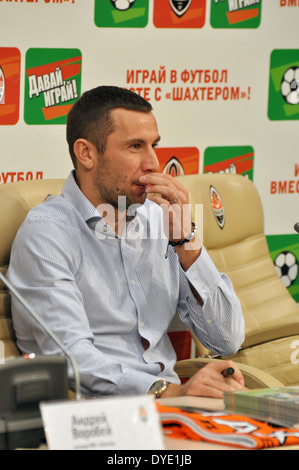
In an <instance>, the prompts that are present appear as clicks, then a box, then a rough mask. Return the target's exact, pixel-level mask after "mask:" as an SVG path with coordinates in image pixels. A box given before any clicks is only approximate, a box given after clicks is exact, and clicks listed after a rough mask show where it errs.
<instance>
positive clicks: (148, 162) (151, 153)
mask: <svg viewBox="0 0 299 470" xmlns="http://www.w3.org/2000/svg"><path fill="white" fill-rule="evenodd" d="M142 170H143V171H144V172H145V171H151V172H153V173H157V172H159V170H160V163H159V159H158V157H157V154H156V151H155V149H154V148H152V147H151V148H150V149H149V150H148V151H147V154H146V158H145V160H144V162H143V166H142Z"/></svg>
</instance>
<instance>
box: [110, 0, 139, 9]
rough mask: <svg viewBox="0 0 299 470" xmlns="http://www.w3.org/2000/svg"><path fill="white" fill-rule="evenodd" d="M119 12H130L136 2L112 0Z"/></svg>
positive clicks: (133, 0) (131, 0)
mask: <svg viewBox="0 0 299 470" xmlns="http://www.w3.org/2000/svg"><path fill="white" fill-rule="evenodd" d="M110 1H111V3H112V5H113V6H114V7H115V8H116V9H117V10H122V11H124V10H128V9H129V8H131V6H133V4H134V3H135V1H136V0H110Z"/></svg>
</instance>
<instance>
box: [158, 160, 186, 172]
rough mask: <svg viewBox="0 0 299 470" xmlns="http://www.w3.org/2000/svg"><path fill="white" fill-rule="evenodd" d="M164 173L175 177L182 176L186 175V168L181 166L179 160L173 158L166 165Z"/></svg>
mask: <svg viewBox="0 0 299 470" xmlns="http://www.w3.org/2000/svg"><path fill="white" fill-rule="evenodd" d="M163 173H166V174H168V175H171V176H173V177H176V176H182V175H184V174H185V172H184V168H183V167H182V165H181V164H180V162H179V161H178V159H177V158H175V157H173V158H171V159H170V160H169V161H168V162H167V163H166V165H165V167H164V169H163Z"/></svg>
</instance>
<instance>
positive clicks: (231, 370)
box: [221, 367, 235, 377]
mask: <svg viewBox="0 0 299 470" xmlns="http://www.w3.org/2000/svg"><path fill="white" fill-rule="evenodd" d="M234 373H235V369H234V368H233V367H228V369H224V370H223V371H222V372H221V374H222V375H223V376H224V377H229V376H230V375H233V374H234Z"/></svg>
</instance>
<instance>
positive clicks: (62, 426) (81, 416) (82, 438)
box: [40, 396, 164, 450]
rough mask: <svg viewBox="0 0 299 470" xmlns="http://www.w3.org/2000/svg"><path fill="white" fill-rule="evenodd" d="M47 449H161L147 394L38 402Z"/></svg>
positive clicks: (154, 416)
mask: <svg viewBox="0 0 299 470" xmlns="http://www.w3.org/2000/svg"><path fill="white" fill-rule="evenodd" d="M40 409H41V415H42V419H43V424H44V429H45V434H46V439H47V445H48V447H49V449H50V450H99V449H103V450H104V449H105V450H107V449H118V450H127V449H128V450H151V449H157V450H163V449H164V446H163V438H162V430H161V425H160V421H159V415H158V413H157V411H156V407H155V404H154V400H153V399H152V398H151V397H150V396H136V397H135V396H134V397H125V398H103V399H91V400H80V401H64V402H48V403H46V402H45V403H41V404H40Z"/></svg>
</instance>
